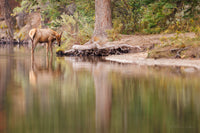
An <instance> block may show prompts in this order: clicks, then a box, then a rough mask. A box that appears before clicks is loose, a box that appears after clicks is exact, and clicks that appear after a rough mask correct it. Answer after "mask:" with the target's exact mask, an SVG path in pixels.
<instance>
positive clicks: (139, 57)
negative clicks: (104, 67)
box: [105, 52, 200, 70]
mask: <svg viewBox="0 0 200 133" xmlns="http://www.w3.org/2000/svg"><path fill="white" fill-rule="evenodd" d="M146 57H147V53H146V52H145V53H136V54H124V55H112V56H108V57H105V59H106V60H109V61H114V62H120V63H132V64H137V65H148V66H155V65H159V66H185V67H193V68H196V69H199V70H200V60H197V59H152V58H146Z"/></svg>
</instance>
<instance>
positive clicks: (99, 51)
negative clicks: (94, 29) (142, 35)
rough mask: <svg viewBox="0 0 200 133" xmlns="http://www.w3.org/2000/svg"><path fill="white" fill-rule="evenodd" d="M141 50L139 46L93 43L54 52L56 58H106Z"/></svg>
mask: <svg viewBox="0 0 200 133" xmlns="http://www.w3.org/2000/svg"><path fill="white" fill-rule="evenodd" d="M141 51H143V49H142V48H141V47H140V46H131V45H128V44H118V45H111V44H104V45H103V46H101V45H99V44H98V43H96V42H94V43H92V44H89V45H87V44H86V45H74V46H73V47H72V49H70V50H66V51H62V50H58V51H57V52H56V54H57V56H108V55H114V54H117V55H119V54H124V53H129V52H135V53H136V52H141Z"/></svg>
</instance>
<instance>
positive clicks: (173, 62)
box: [105, 33, 200, 69]
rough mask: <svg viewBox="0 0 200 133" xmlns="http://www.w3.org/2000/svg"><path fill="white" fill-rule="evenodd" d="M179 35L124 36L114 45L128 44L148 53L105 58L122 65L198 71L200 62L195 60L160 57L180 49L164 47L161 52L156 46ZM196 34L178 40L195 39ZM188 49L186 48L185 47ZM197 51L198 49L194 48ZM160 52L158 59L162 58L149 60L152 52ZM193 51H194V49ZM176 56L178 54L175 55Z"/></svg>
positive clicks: (188, 51) (173, 46)
mask: <svg viewBox="0 0 200 133" xmlns="http://www.w3.org/2000/svg"><path fill="white" fill-rule="evenodd" d="M175 36H177V34H158V35H133V36H130V35H129V36H123V37H122V39H121V40H120V41H116V42H113V43H127V44H129V45H133V46H139V47H143V48H144V49H146V52H141V53H129V54H123V55H112V56H107V57H105V59H106V60H110V61H115V62H121V63H133V64H138V65H150V66H154V65H159V66H186V67H193V68H196V69H200V60H199V59H194V58H187V59H175V58H176V57H175V56H171V55H172V54H170V56H165V58H162V56H160V55H161V54H163V53H166V52H168V53H170V52H171V49H173V50H174V49H179V48H177V46H176V45H171V46H170V48H169V46H167V47H166V46H164V47H162V51H160V47H159V48H157V47H155V45H163V41H162V38H165V40H167V39H168V38H171V37H175ZM195 37H196V35H195V33H185V34H179V35H178V38H190V39H193V38H195ZM198 43H199V42H198ZM185 47H186V46H185ZM190 47H192V45H190ZM180 48H181V47H180ZM194 49H196V50H197V48H194ZM156 50H158V51H160V53H159V52H157V53H156V54H157V55H156V57H161V58H159V59H158V58H156V59H155V58H147V57H149V54H150V53H151V52H152V51H156ZM192 50H193V49H192ZM192 52H193V51H191V48H188V49H185V51H184V54H185V53H192ZM175 54H176V53H175ZM173 58H174V59H173Z"/></svg>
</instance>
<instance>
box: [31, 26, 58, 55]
mask: <svg viewBox="0 0 200 133" xmlns="http://www.w3.org/2000/svg"><path fill="white" fill-rule="evenodd" d="M29 36H30V38H31V41H32V49H31V54H32V55H34V50H35V47H36V45H37V43H38V42H39V43H46V54H47V55H48V52H49V47H50V50H51V55H53V51H52V43H53V42H54V41H55V40H56V41H57V44H58V46H59V47H60V43H61V36H62V33H61V34H58V33H57V32H56V31H53V30H51V29H38V28H34V29H31V30H30V32H29Z"/></svg>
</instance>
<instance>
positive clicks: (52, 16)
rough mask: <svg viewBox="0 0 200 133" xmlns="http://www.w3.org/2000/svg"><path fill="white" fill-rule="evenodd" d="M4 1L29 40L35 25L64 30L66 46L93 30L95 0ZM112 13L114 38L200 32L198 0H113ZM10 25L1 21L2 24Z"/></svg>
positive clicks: (21, 35)
mask: <svg viewBox="0 0 200 133" xmlns="http://www.w3.org/2000/svg"><path fill="white" fill-rule="evenodd" d="M2 1H4V3H5V1H6V0H1V9H3V8H8V9H10V12H11V17H13V18H16V19H15V20H13V29H14V31H11V32H13V37H14V38H16V39H20V40H27V39H28V36H27V35H28V33H27V32H28V31H29V30H30V29H31V28H33V27H40V28H41V27H49V28H52V29H54V30H56V31H60V32H61V31H63V37H62V40H63V42H64V45H62V47H63V48H67V47H70V46H71V45H73V44H84V43H86V42H87V41H89V40H90V39H91V36H92V34H93V29H94V23H95V0H23V1H21V0H16V2H13V1H14V0H9V1H8V3H11V4H7V6H8V7H5V6H4V5H2V3H3V2H2ZM12 3H15V5H14V6H12ZM9 6H10V7H9ZM8 9H4V11H6V10H8ZM111 13H112V24H113V29H111V30H109V31H107V33H108V37H109V40H111V41H113V40H118V39H120V35H121V34H159V33H183V32H195V33H196V34H197V35H199V33H200V1H199V0H111ZM1 14H2V10H1ZM2 20H3V19H2ZM7 25H8V24H7ZM7 25H6V23H5V22H3V21H1V23H0V28H1V29H6V28H7V27H8V26H7ZM4 32H5V34H9V35H10V34H12V33H10V32H9V31H8V30H4ZM2 35H3V34H2Z"/></svg>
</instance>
